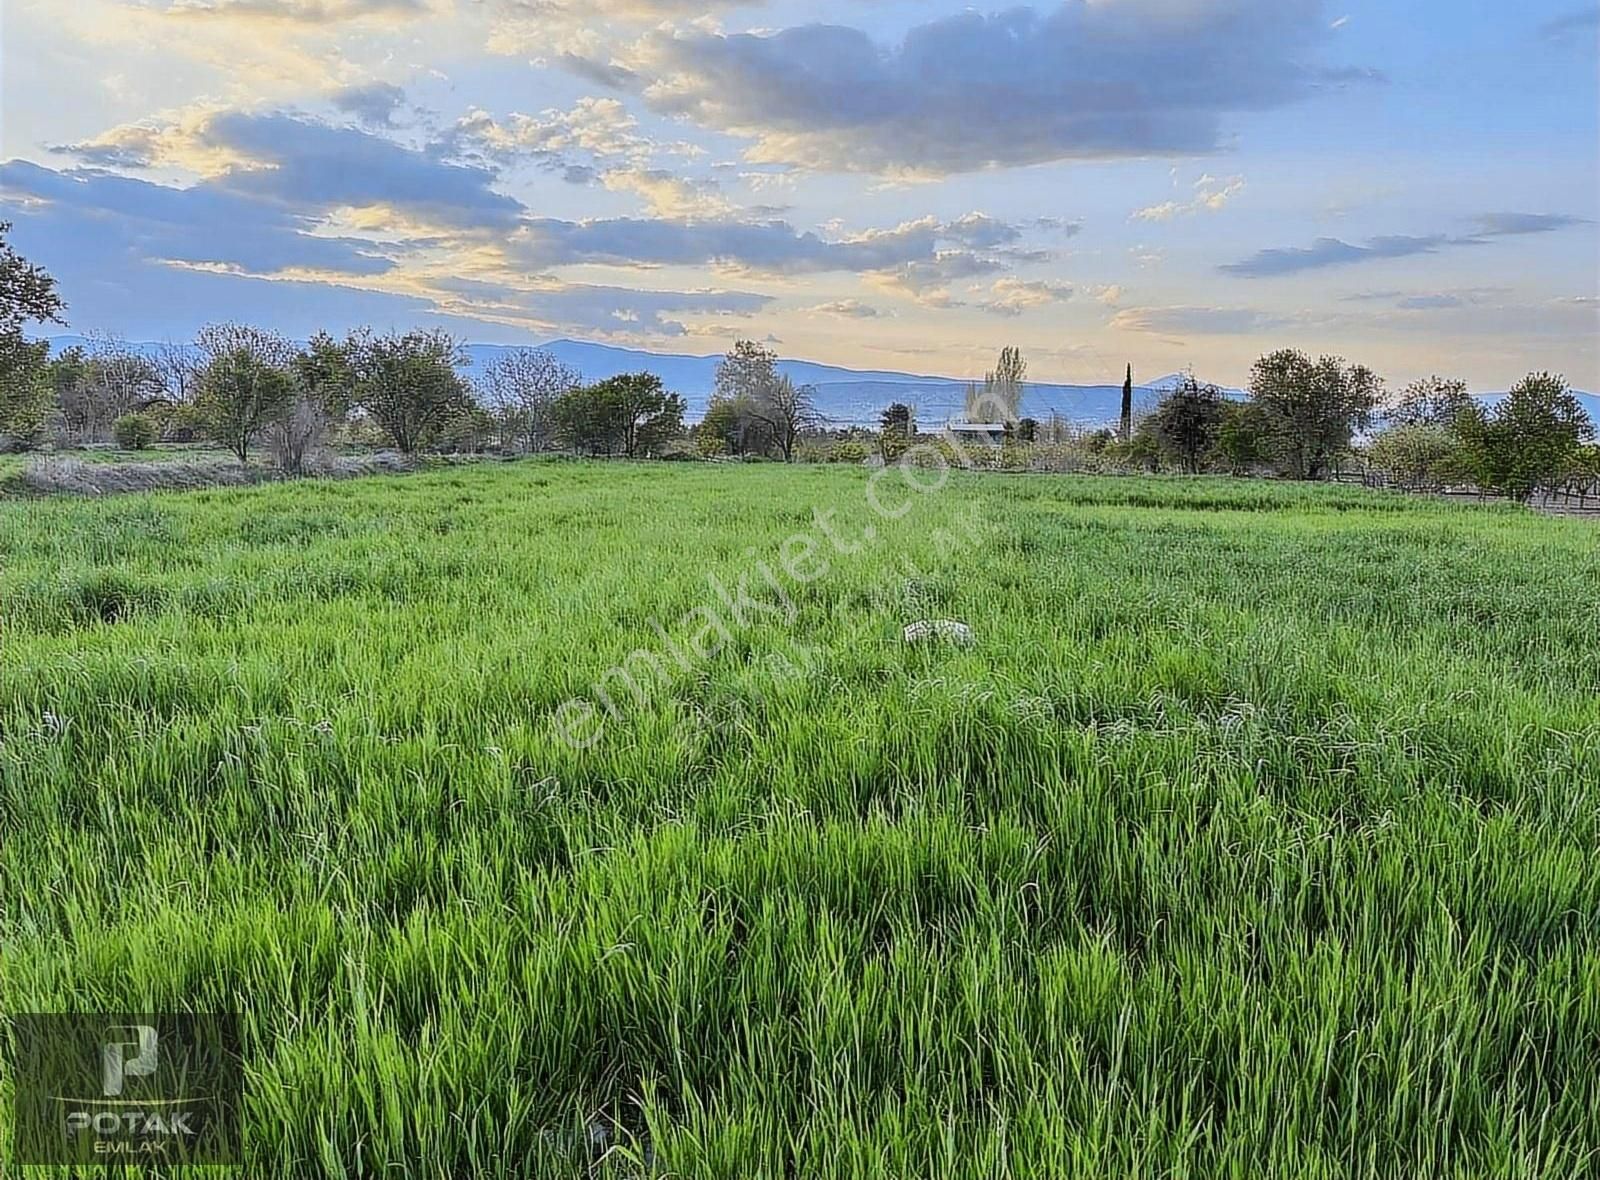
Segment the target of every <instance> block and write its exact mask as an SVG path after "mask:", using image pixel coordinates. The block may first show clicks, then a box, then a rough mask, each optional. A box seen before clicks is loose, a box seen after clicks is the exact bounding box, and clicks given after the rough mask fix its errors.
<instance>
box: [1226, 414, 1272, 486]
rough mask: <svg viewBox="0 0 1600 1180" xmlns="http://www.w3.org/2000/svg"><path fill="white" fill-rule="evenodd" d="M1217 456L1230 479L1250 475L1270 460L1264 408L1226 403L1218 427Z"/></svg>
mask: <svg viewBox="0 0 1600 1180" xmlns="http://www.w3.org/2000/svg"><path fill="white" fill-rule="evenodd" d="M1216 454H1217V458H1218V460H1219V461H1220V462H1221V463H1222V465H1223V466H1225V467H1226V468H1227V469H1228V472H1229V474H1231V475H1248V474H1249V473H1250V471H1251V470H1252V469H1254V468H1255V466H1256V465H1257V464H1259V463H1264V462H1266V460H1267V457H1268V456H1267V431H1266V423H1265V422H1264V421H1263V417H1262V413H1261V407H1260V406H1257V405H1255V404H1253V403H1251V402H1235V401H1224V402H1223V403H1222V419H1221V421H1220V422H1218V423H1217V441H1216Z"/></svg>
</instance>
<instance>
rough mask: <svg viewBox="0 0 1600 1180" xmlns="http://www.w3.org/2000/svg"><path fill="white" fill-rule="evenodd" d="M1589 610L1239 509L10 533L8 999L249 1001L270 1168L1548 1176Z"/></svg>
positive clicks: (1127, 507)
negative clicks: (721, 634) (710, 624)
mask: <svg viewBox="0 0 1600 1180" xmlns="http://www.w3.org/2000/svg"><path fill="white" fill-rule="evenodd" d="M875 479H876V481H877V482H873V481H874V480H875ZM929 482H936V481H932V480H930V481H929ZM869 490H871V491H873V492H874V493H875V494H876V496H877V498H876V500H874V498H873V495H869ZM875 503H876V504H878V505H879V506H880V507H881V506H883V505H890V506H892V507H894V508H895V510H898V509H899V508H900V507H901V506H905V512H904V515H902V516H899V517H898V518H896V519H888V518H886V517H885V516H884V515H882V514H881V513H880V511H879V510H878V509H877V508H875V507H874V504H875ZM819 513H820V514H821V515H820V516H819V515H818V514H819ZM819 520H821V521H824V522H826V530H827V533H826V538H833V537H837V538H839V539H840V540H841V542H842V543H841V544H837V545H836V544H835V543H834V541H833V540H831V539H826V538H824V533H823V532H822V531H819V530H820V529H821V527H822V526H820V525H819V524H818V521H819ZM869 529H870V530H872V532H871V533H870V534H869V532H868V530H869ZM797 536H805V537H810V538H812V539H813V541H820V545H821V548H820V551H819V550H817V549H815V548H814V549H813V558H814V559H815V560H814V562H813V566H814V567H815V563H816V561H817V560H822V561H824V562H825V564H826V567H827V568H826V569H825V570H824V571H822V572H818V570H817V569H816V568H812V569H811V570H810V571H809V574H808V576H807V577H805V578H804V579H800V578H797V577H791V576H789V575H788V574H786V573H785V572H784V571H785V570H786V569H787V565H786V560H787V558H788V557H789V556H790V555H792V553H793V552H794V551H795V548H794V545H793V540H794V538H795V537H797ZM869 537H870V539H869ZM852 546H853V547H854V550H853V551H850V552H846V551H845V550H847V549H850V548H851V547H852ZM818 552H820V554H821V557H820V558H818V557H817V553H818ZM763 568H764V569H765V571H766V572H767V573H771V574H774V576H775V578H776V585H774V584H772V583H769V582H768V581H766V579H765V576H764V574H763V573H762V570H763ZM810 575H816V576H810ZM714 583H715V585H714ZM741 585H746V586H748V587H749V594H750V596H751V598H752V599H753V600H755V605H751V606H749V607H748V608H747V609H745V610H744V612H743V615H744V618H743V619H742V621H741V620H739V619H737V618H736V617H735V615H736V614H737V612H735V611H733V610H732V609H731V608H730V607H729V606H728V605H727V602H726V600H725V599H724V598H723V597H722V595H721V593H719V591H718V590H717V589H716V586H721V587H722V588H723V590H727V591H730V593H733V596H734V597H737V592H736V588H738V587H740V586H741ZM1597 585H1600V547H1597V544H1596V537H1595V533H1594V532H1593V529H1592V526H1590V525H1587V524H1585V523H1583V522H1578V521H1571V520H1557V519H1547V518H1542V517H1538V516H1535V515H1533V514H1530V513H1528V512H1526V511H1523V510H1521V509H1518V508H1514V507H1511V506H1491V507H1486V508H1485V507H1477V506H1463V505H1454V504H1445V503H1437V502H1433V501H1429V500H1421V499H1415V498H1406V497H1402V496H1400V495H1398V494H1385V493H1375V492H1368V491H1364V490H1362V489H1358V488H1340V487H1335V486H1329V485H1312V484H1286V483H1273V482H1268V481H1260V480H1256V481H1239V480H1230V479H1225V478H1214V477H1204V478H1187V479H1179V478H1161V477H1143V478H1121V479H1095V478H1088V477H1084V478H1073V479H1059V478H1050V477H1040V478H1036V479H1028V480H1009V479H1000V478H994V477H985V476H979V475H968V474H960V473H957V474H953V475H951V476H950V479H949V483H948V485H947V486H944V487H943V488H942V489H940V490H936V491H930V492H928V493H927V494H914V493H912V492H910V491H908V490H907V488H906V486H905V483H904V481H903V478H902V475H901V473H900V472H898V471H896V470H895V469H893V468H891V469H889V471H888V473H887V475H885V476H877V477H875V476H874V475H873V474H872V473H871V472H869V471H868V470H867V469H865V468H863V467H861V466H859V465H857V466H832V467H825V466H780V465H777V464H771V465H733V464H725V465H698V464H696V465H677V466H670V467H668V466H660V465H655V466H647V465H644V464H634V463H625V462H611V463H589V462H577V461H559V460H545V461H540V460H531V461H526V462H520V463H515V464H496V465H485V466H473V467H468V468H461V469H456V470H445V471H434V472H429V473H425V474H418V475H412V476H407V477H405V478H388V477H375V478H372V479H365V480H360V481H355V482H350V483H340V484H335V483H330V482H326V481H319V480H304V481H297V482H293V483H273V484H267V485H263V486H258V487H251V488H240V489H227V490H215V491H201V492H195V493H188V494H182V495H178V494H154V495H136V496H125V497H118V498H113V499H104V500H82V499H46V500H14V501H9V502H5V503H0V832H3V834H4V838H3V843H0V946H3V948H4V950H3V955H4V970H3V972H0V1010H4V1011H7V1012H17V1011H30V1010H70V1009H84V1008H91V1009H92V1008H100V1009H116V1008H130V1009H162V1008H183V1009H195V1010H210V1009H233V1010H237V1011H238V1012H240V1013H241V1015H242V1021H243V1029H244V1037H245V1054H246V1065H247V1079H248V1084H247V1095H246V1106H245V1113H246V1127H247V1133H246V1150H247V1163H246V1168H245V1172H244V1173H243V1174H247V1175H249V1176H251V1177H284V1178H291V1177H305V1176H313V1175H326V1176H358V1175H360V1176H374V1175H406V1176H419V1177H421V1176H427V1177H439V1178H443V1177H458V1176H496V1177H511V1176H550V1177H568V1176H575V1175H585V1174H595V1175H616V1176H631V1175H663V1176H665V1175H672V1176H683V1177H707V1178H710V1177H721V1178H727V1180H748V1178H753V1177H805V1178H806V1180H814V1178H825V1177H862V1178H867V1177H888V1176H893V1177H907V1178H910V1177H930V1176H939V1177H970V1178H972V1180H992V1178H995V1177H1002V1176H1014V1177H1034V1176H1039V1177H1044V1176H1049V1177H1085V1178H1087V1177H1107V1176H1128V1177H1132V1176H1191V1177H1218V1176H1240V1177H1245V1176H1251V1177H1253V1176H1281V1177H1294V1178H1296V1180H1299V1178H1315V1177H1325V1178H1328V1180H1334V1178H1338V1180H1345V1178H1348V1177H1374V1178H1384V1180H1388V1178H1392V1177H1399V1176H1440V1177H1459V1178H1462V1180H1466V1178H1469V1177H1470V1178H1474V1180H1476V1178H1479V1177H1488V1176H1504V1177H1536V1176H1538V1177H1551V1176H1553V1177H1572V1178H1575V1180H1576V1178H1578V1177H1582V1176H1586V1175H1593V1174H1594V1172H1595V1170H1596V1169H1597V1168H1600V1155H1597V1151H1600V1116H1597V1114H1596V1112H1597V1110H1600V1072H1597V1070H1596V1046H1597V1045H1600V919H1597V917H1596V915H1597V914H1600V860H1597V858H1596V857H1595V849H1596V847H1597V842H1600V806H1597V805H1600V693H1597V689H1600V644H1597V643H1596V642H1595V637H1596V634H1597V623H1600V617H1597V602H1596V597H1595V587H1596V586H1597ZM707 610H714V611H717V612H720V613H721V615H722V618H723V622H724V624H725V627H726V632H727V634H726V638H725V641H722V642H720V643H719V644H718V645H716V649H715V650H714V651H712V652H711V653H710V654H709V655H707V656H705V657H704V658H702V657H700V656H698V655H697V654H694V653H693V652H690V651H688V650H687V647H686V644H685V641H684V635H685V634H687V633H688V631H687V629H686V626H685V623H686V621H687V620H690V619H692V618H697V617H698V618H700V619H704V618H706V617H707V616H706V615H705V613H704V612H705V611H707ZM696 612H700V614H699V615H696ZM925 619H948V620H960V621H962V622H964V623H966V624H968V625H969V626H970V627H971V628H972V632H973V636H974V642H973V643H972V644H971V645H970V646H965V647H957V646H954V645H947V644H939V643H933V644H925V645H916V646H912V645H907V644H906V643H905V642H903V639H902V628H904V627H905V626H906V625H908V624H910V623H912V622H915V621H918V620H925ZM658 625H659V626H658ZM640 652H645V653H648V654H650V655H651V656H652V657H653V662H651V661H650V660H641V659H639V658H638V653H640ZM669 652H676V653H677V654H668V653H669ZM630 659H632V662H631V663H630V662H629V661H630ZM619 668H626V669H631V670H632V672H633V674H634V677H635V679H634V681H633V683H634V685H635V687H628V685H627V684H626V683H625V682H624V681H623V680H622V679H620V678H619V677H618V676H617V674H616V670H617V669H619ZM647 670H648V673H649V674H648V675H647V674H646V671H647ZM597 686H598V687H599V688H600V689H601V690H602V691H603V694H604V695H597ZM607 700H609V702H610V707H609V708H608V707H606V701H607ZM574 702H579V703H585V704H584V705H583V707H584V708H587V709H588V710H589V713H588V714H587V715H588V716H590V719H591V721H592V722H593V723H594V724H592V725H591V726H590V728H589V730H588V731H586V732H585V734H584V739H583V742H581V743H575V742H574V741H572V740H569V739H570V737H571V735H570V733H569V732H567V731H566V730H565V729H564V728H563V725H562V723H561V717H562V713H563V710H564V709H567V710H568V716H569V717H570V716H571V715H572V714H573V713H574V712H580V711H582V710H581V709H580V710H573V709H571V708H569V707H570V706H572V705H573V704H574ZM580 745H582V746H584V747H586V748H579V746H580ZM8 1089H9V1083H8V1082H7V1081H5V1080H4V1079H3V1078H0V1110H4V1111H5V1112H6V1113H4V1114H0V1120H5V1119H7V1118H9V1109H10V1107H9V1103H10V1097H11V1095H10V1094H9V1092H8Z"/></svg>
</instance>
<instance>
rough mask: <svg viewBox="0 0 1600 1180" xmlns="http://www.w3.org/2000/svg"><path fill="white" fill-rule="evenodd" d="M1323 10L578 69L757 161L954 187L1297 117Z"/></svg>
mask: <svg viewBox="0 0 1600 1180" xmlns="http://www.w3.org/2000/svg"><path fill="white" fill-rule="evenodd" d="M1323 9H1324V6H1323V4H1322V3H1321V0H1213V2H1208V3H1204V4H1196V3H1174V2H1172V0H1121V2H1119V3H1115V4H1110V3H1086V2H1085V0H1067V2H1066V3H1063V4H1061V5H1059V6H1057V7H1055V8H1053V9H1050V10H1049V11H1046V12H1043V13H1041V12H1040V11H1037V10H1035V9H1032V8H1013V9H1010V10H1008V11H1005V12H1001V13H997V14H993V15H982V14H980V13H976V12H966V13H962V14H959V15H955V16H950V17H945V18H941V19H939V20H935V21H931V22H929V23H927V24H923V25H919V26H917V27H915V28H913V29H912V30H911V31H910V32H909V33H907V34H906V37H905V40H904V41H903V42H902V43H901V44H900V45H898V46H896V47H893V48H890V49H884V48H881V47H880V46H878V45H876V44H874V42H873V41H872V40H871V38H870V37H869V36H868V35H867V34H866V33H864V32H862V31H861V30H859V29H853V28H845V27H841V26H834V25H807V26H803V27H799V28H791V29H786V30H783V31H781V32H778V33H775V34H771V35H758V34H735V35H724V34H721V33H717V32H712V31H708V30H704V29H690V30H674V31H663V32H658V33H655V34H652V35H650V36H649V37H647V38H646V39H645V40H643V41H642V42H640V44H639V45H638V46H637V47H636V48H635V50H634V51H633V52H632V53H631V54H625V55H623V60H622V61H621V62H620V63H604V64H601V63H582V62H574V63H569V64H576V65H579V66H580V67H582V68H583V69H584V70H585V71H586V72H587V74H588V76H590V77H591V78H599V77H603V76H605V75H607V74H613V76H612V77H611V78H610V80H611V81H612V83H613V84H614V85H619V86H632V87H637V88H639V89H640V90H641V92H642V94H643V95H644V97H645V100H646V101H647V102H648V103H649V104H650V105H651V106H652V107H654V108H655V109H656V110H658V111H662V112H665V113H669V114H674V115H680V116H684V117H687V118H689V119H691V120H693V121H694V122H696V123H699V124H701V125H702V126H705V127H710V128H714V129H717V130H720V131H727V132H732V133H735V134H739V135H744V136H750V137H754V138H755V139H756V140H757V142H756V144H755V146H754V147H753V148H752V149H751V152H750V157H751V158H752V159H754V160H757V161H765V162H780V161H781V162H787V163H794V164H798V165H802V166H808V167H813V168H821V169H831V170H838V171H847V172H856V171H873V172H914V173H926V174H944V173H952V172H964V171H972V170H975V169H982V168H986V167H991V166H1010V165H1023V164H1034V163H1040V162H1044V161H1050V160H1062V159H1074V158H1076V159H1084V158H1088V159H1096V158H1117V157H1137V156H1149V155H1168V154H1185V155H1187V154H1194V153H1202V152H1210V151H1214V150H1217V149H1218V148H1219V147H1220V146H1221V145H1222V142H1223V138H1224V136H1223V125H1224V120H1225V116H1228V115H1230V114H1234V113H1238V112H1245V111H1258V110H1266V109H1271V108H1275V107H1280V106H1283V105H1285V104H1287V103H1290V102H1293V101H1295V100H1296V99H1299V98H1302V97H1304V96H1306V95H1308V94H1310V93H1311V92H1312V91H1313V90H1314V89H1315V88H1316V86H1317V85H1318V83H1319V82H1320V81H1322V80H1325V79H1326V78H1327V77H1328V75H1327V74H1326V72H1325V71H1322V70H1320V69H1319V68H1318V67H1316V66H1314V65H1312V64H1310V63H1309V59H1310V58H1311V56H1312V55H1313V54H1314V53H1315V51H1316V50H1317V48H1318V46H1319V45H1320V44H1321V43H1322V42H1323V41H1324V40H1325V38H1326V37H1327V36H1328V21H1327V20H1326V17H1325V13H1324V11H1323ZM618 69H622V70H624V71H626V72H624V73H622V74H614V71H616V70H618ZM629 74H632V75H636V76H629Z"/></svg>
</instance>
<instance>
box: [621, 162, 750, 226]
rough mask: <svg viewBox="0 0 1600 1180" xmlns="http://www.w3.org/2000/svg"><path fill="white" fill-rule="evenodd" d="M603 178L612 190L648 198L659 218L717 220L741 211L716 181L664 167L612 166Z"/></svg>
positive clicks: (646, 200) (647, 202)
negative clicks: (675, 171) (692, 176)
mask: <svg viewBox="0 0 1600 1180" xmlns="http://www.w3.org/2000/svg"><path fill="white" fill-rule="evenodd" d="M600 181H601V183H602V184H604V185H605V186H606V188H608V189H610V190H611V191H612V192H628V193H634V194H636V195H638V196H640V197H642V198H644V201H645V203H646V204H647V205H649V207H650V211H651V212H652V213H654V214H655V215H656V216H658V217H666V218H675V219H680V220H697V219H717V218H726V217H732V216H735V214H736V212H737V211H736V210H735V208H734V206H733V205H732V203H731V202H729V201H728V200H727V198H725V197H724V196H723V195H722V194H721V193H720V192H719V191H718V189H717V186H716V184H714V183H713V182H710V181H700V180H692V179H690V178H688V177H684V176H680V175H678V174H676V173H673V172H667V171H665V170H663V169H660V168H611V169H608V170H607V171H605V172H602V173H601V174H600Z"/></svg>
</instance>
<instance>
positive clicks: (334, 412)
mask: <svg viewBox="0 0 1600 1180" xmlns="http://www.w3.org/2000/svg"><path fill="white" fill-rule="evenodd" d="M292 367H293V369H294V378H295V384H296V386H297V387H298V389H299V392H300V394H301V396H303V397H307V398H310V399H311V400H312V401H313V402H314V403H315V404H316V405H318V406H319V407H321V409H322V410H323V412H324V413H326V414H327V415H328V416H329V417H330V418H332V419H334V420H339V419H342V418H344V417H345V416H346V415H347V414H349V412H350V406H351V403H352V402H353V401H354V400H355V391H356V373H355V368H354V366H353V365H352V364H351V363H350V350H349V348H348V347H346V345H345V344H343V343H341V342H340V341H338V340H335V339H334V338H333V337H332V336H330V335H329V334H328V333H326V332H318V333H317V334H316V335H315V336H313V337H311V339H310V340H308V341H307V342H306V346H305V347H304V348H303V349H301V350H300V351H299V352H297V353H296V354H295V357H294V362H293V366H292Z"/></svg>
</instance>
